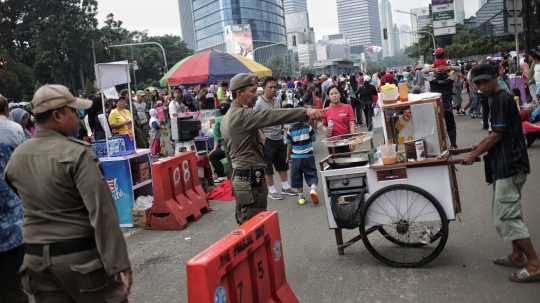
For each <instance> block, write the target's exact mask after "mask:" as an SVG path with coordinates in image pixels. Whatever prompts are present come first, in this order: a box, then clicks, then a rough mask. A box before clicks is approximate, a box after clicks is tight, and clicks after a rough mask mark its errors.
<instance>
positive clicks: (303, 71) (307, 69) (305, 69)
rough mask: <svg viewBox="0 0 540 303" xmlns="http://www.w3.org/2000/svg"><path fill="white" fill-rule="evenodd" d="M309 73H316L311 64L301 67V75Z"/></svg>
mask: <svg viewBox="0 0 540 303" xmlns="http://www.w3.org/2000/svg"><path fill="white" fill-rule="evenodd" d="M307 74H314V72H313V69H312V68H311V67H309V66H302V68H301V69H300V75H301V76H305V75H307Z"/></svg>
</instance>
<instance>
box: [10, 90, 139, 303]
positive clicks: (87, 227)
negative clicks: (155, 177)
mask: <svg viewBox="0 0 540 303" xmlns="http://www.w3.org/2000/svg"><path fill="white" fill-rule="evenodd" d="M32 105H33V107H34V110H33V112H34V116H35V118H36V121H37V124H38V130H37V131H36V134H35V137H34V138H33V139H31V140H28V141H26V142H25V143H23V144H22V145H20V146H19V147H18V148H17V149H16V150H15V152H14V153H13V155H12V157H11V159H10V161H9V162H8V165H7V167H6V170H5V180H6V182H7V183H8V184H9V185H10V186H11V187H12V188H13V189H14V191H15V192H16V193H17V194H18V195H19V196H20V198H21V200H22V204H23V207H24V220H23V238H24V242H25V243H26V244H25V249H26V254H25V256H24V261H23V265H22V267H21V270H20V272H21V275H22V284H23V287H24V289H25V291H26V292H27V293H29V294H32V295H34V298H35V300H36V302H37V303H41V302H89V303H90V302H92V303H96V302H103V303H105V302H123V301H125V300H126V298H127V295H128V294H129V291H130V288H131V284H132V271H131V265H130V262H129V258H128V253H127V247H126V242H125V241H124V237H123V235H122V231H121V230H120V226H119V223H118V218H117V214H116V208H115V205H114V201H113V198H112V195H111V192H110V190H109V186H108V185H107V181H106V179H105V175H104V173H103V170H102V169H101V165H100V164H99V160H98V158H97V157H96V154H95V153H94V151H93V150H92V148H91V146H90V144H88V143H86V142H84V141H79V140H76V139H74V138H73V137H72V136H73V135H74V134H75V133H77V131H78V124H79V121H78V119H77V115H76V113H75V110H76V109H77V108H81V109H88V108H89V107H90V106H91V105H92V102H91V101H88V100H83V99H78V98H75V97H74V96H73V95H72V94H71V93H70V92H69V90H68V89H67V88H66V87H64V86H62V85H44V86H42V87H40V88H39V89H38V90H37V91H36V93H35V95H34V99H33V100H32ZM120 273H124V275H125V278H126V284H125V285H124V284H123V283H122V280H121V277H120Z"/></svg>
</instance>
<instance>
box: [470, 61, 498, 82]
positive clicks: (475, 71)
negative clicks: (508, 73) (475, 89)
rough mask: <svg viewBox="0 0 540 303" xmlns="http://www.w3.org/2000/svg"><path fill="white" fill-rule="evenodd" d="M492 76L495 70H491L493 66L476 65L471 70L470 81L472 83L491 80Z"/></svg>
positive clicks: (486, 64)
mask: <svg viewBox="0 0 540 303" xmlns="http://www.w3.org/2000/svg"><path fill="white" fill-rule="evenodd" d="M494 76H495V70H494V69H493V65H491V64H489V63H482V64H478V65H477V66H475V67H473V68H472V69H471V79H472V82H473V83H474V82H476V81H479V80H491V79H493V77H494Z"/></svg>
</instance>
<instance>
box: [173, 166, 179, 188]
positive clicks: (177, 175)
mask: <svg viewBox="0 0 540 303" xmlns="http://www.w3.org/2000/svg"><path fill="white" fill-rule="evenodd" d="M173 180H174V185H178V184H179V183H180V168H178V167H177V168H176V169H175V170H174V172H173Z"/></svg>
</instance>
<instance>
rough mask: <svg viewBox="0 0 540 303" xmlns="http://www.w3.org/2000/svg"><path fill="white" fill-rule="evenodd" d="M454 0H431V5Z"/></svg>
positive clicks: (449, 2)
mask: <svg viewBox="0 0 540 303" xmlns="http://www.w3.org/2000/svg"><path fill="white" fill-rule="evenodd" d="M451 3H454V0H431V5H441V4H451Z"/></svg>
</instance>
